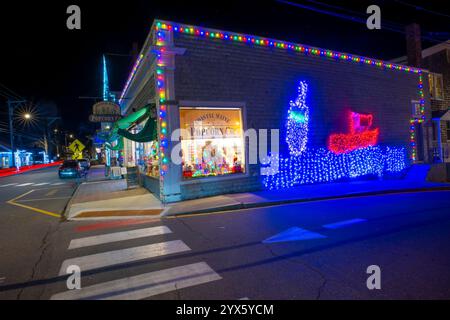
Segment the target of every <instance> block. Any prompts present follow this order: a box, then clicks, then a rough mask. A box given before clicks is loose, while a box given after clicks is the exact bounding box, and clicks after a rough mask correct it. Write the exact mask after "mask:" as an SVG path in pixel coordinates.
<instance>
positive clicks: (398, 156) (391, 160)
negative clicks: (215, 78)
mask: <svg viewBox="0 0 450 320" xmlns="http://www.w3.org/2000/svg"><path fill="white" fill-rule="evenodd" d="M307 88H308V86H307V84H306V83H305V82H304V81H301V82H300V85H299V96H298V98H297V100H296V102H295V103H293V102H291V103H290V109H289V112H288V120H287V121H288V126H287V136H286V142H287V143H288V146H289V150H290V154H289V156H282V155H279V154H271V156H270V162H268V163H267V164H265V165H264V167H265V168H266V169H267V171H266V175H265V177H264V179H263V184H264V186H265V187H266V188H267V189H269V190H274V189H284V188H291V187H294V186H296V185H302V184H313V183H324V182H331V181H337V180H341V179H346V178H347V179H349V178H357V177H362V176H367V175H374V176H379V177H381V176H383V175H384V174H386V173H398V172H401V171H402V170H404V169H405V168H406V167H407V166H408V164H407V153H406V149H405V148H404V147H393V146H379V145H376V146H368V147H365V148H359V149H356V150H353V151H351V152H348V153H340V154H337V153H333V152H332V151H329V150H327V149H326V148H311V147H308V146H307V141H308V137H307V134H308V129H307V128H305V127H304V126H303V124H304V123H306V127H307V126H308V123H309V107H308V106H307V105H306V102H305V101H306V100H305V99H306V93H307ZM300 106H301V107H300ZM296 108H298V110H297V109H296ZM277 162H278V164H279V165H278V166H277V165H274V163H277Z"/></svg>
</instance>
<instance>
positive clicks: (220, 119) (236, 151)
mask: <svg viewBox="0 0 450 320" xmlns="http://www.w3.org/2000/svg"><path fill="white" fill-rule="evenodd" d="M180 126H181V129H182V130H181V155H182V170H183V171H182V174H183V178H184V179H193V178H199V177H209V176H225V175H230V174H239V173H244V172H245V150H244V138H243V125H242V110H241V109H240V108H193V107H189V108H186V107H183V108H180Z"/></svg>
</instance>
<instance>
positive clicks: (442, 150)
mask: <svg viewBox="0 0 450 320" xmlns="http://www.w3.org/2000/svg"><path fill="white" fill-rule="evenodd" d="M408 27H410V26H408ZM416 27H417V26H416ZM418 32H419V34H418V35H417V37H415V38H413V39H412V40H411V42H412V43H415V44H416V45H411V46H408V47H407V51H408V56H403V57H400V58H397V59H394V60H392V61H393V62H396V63H403V64H408V65H410V66H416V65H419V66H420V67H422V68H423V69H424V75H425V77H426V79H427V80H428V89H429V91H428V94H429V97H430V105H431V111H432V135H431V141H430V147H431V149H429V150H427V152H428V154H429V156H430V158H431V157H434V158H438V159H439V160H443V161H444V162H450V111H449V109H450V40H448V41H446V42H443V43H439V44H436V45H434V46H432V47H429V48H426V49H424V50H422V48H421V44H420V42H421V40H420V29H419V31H418ZM416 51H417V52H416ZM410 56H415V57H416V59H415V60H416V61H411V58H410Z"/></svg>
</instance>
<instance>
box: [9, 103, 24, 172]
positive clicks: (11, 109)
mask: <svg viewBox="0 0 450 320" xmlns="http://www.w3.org/2000/svg"><path fill="white" fill-rule="evenodd" d="M25 102H26V101H25V100H19V101H12V100H8V118H9V139H10V143H11V155H12V157H11V158H12V167H15V166H16V159H15V157H14V127H13V113H14V109H15V108H16V107H17V106H20V105H22V104H23V103H25Z"/></svg>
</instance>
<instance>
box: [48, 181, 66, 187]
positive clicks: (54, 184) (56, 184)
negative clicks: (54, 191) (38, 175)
mask: <svg viewBox="0 0 450 320" xmlns="http://www.w3.org/2000/svg"><path fill="white" fill-rule="evenodd" d="M62 184H66V183H65V182H56V183H52V184H51V185H52V186H60V185H62Z"/></svg>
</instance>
